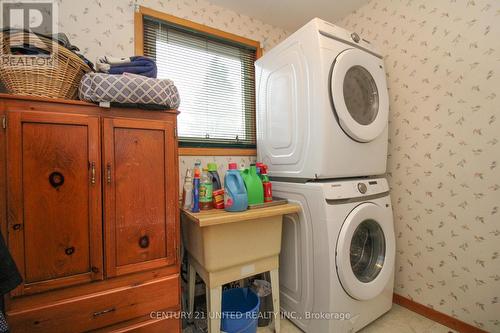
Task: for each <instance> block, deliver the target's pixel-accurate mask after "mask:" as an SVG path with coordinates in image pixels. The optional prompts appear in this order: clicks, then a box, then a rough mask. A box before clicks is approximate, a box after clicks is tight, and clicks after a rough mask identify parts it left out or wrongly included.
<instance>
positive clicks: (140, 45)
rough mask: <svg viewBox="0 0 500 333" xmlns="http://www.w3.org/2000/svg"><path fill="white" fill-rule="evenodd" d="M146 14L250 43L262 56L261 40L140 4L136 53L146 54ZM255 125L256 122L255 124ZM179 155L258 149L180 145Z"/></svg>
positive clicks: (247, 152)
mask: <svg viewBox="0 0 500 333" xmlns="http://www.w3.org/2000/svg"><path fill="white" fill-rule="evenodd" d="M144 16H148V17H152V18H155V19H158V20H161V21H166V22H168V23H173V24H175V25H178V26H182V27H185V28H189V29H192V30H196V31H199V32H202V33H204V34H208V35H212V36H215V37H218V38H223V39H226V40H229V41H233V42H237V43H240V44H245V45H249V46H251V47H254V48H255V50H256V51H255V58H256V59H258V58H260V57H261V56H262V48H261V47H260V42H258V41H255V40H252V39H248V38H245V37H241V36H238V35H235V34H232V33H229V32H226V31H222V30H219V29H216V28H212V27H209V26H206V25H203V24H199V23H196V22H193V21H190V20H186V19H183V18H180V17H177V16H173V15H170V14H167V13H163V12H160V11H157V10H154V9H150V8H147V7H143V6H139V8H138V10H136V12H135V14H134V48H135V54H136V55H143V54H144ZM254 126H255V124H254ZM179 155H184V156H255V155H257V149H254V148H215V147H214V148H197V147H180V148H179Z"/></svg>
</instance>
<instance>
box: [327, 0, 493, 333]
mask: <svg viewBox="0 0 500 333" xmlns="http://www.w3.org/2000/svg"><path fill="white" fill-rule="evenodd" d="M337 24H338V25H340V26H344V27H345V28H347V29H349V30H352V31H356V32H358V33H359V34H360V35H362V36H363V37H364V38H366V39H368V40H369V41H371V42H372V43H373V44H375V45H376V46H377V47H378V48H379V49H380V50H381V52H382V54H384V55H385V63H386V69H387V71H388V73H387V80H388V87H389V94H390V105H391V116H390V125H389V130H390V135H389V140H390V142H389V145H390V148H389V154H390V156H389V160H388V179H389V181H390V184H391V188H392V200H393V206H394V216H395V227H396V236H397V262H396V285H395V292H396V293H397V294H400V295H402V296H405V297H409V298H412V299H413V300H414V301H416V302H418V303H421V304H424V305H426V306H429V307H431V308H434V309H435V310H437V311H440V312H443V313H446V314H448V315H450V316H453V317H456V318H458V319H459V320H462V321H465V322H467V323H469V324H471V325H474V326H476V327H479V328H481V329H483V330H486V331H489V332H500V246H499V244H500V224H499V220H500V165H499V164H500V144H499V140H500V114H499V111H500V96H499V95H500V90H499V87H500V39H499V36H500V1H497V0H446V1H445V0H439V1H425V0H372V1H370V2H369V3H368V4H367V5H365V6H363V7H362V8H360V9H359V10H357V11H356V12H354V13H352V14H350V15H348V16H347V17H345V18H344V19H342V20H341V21H339V22H337Z"/></svg>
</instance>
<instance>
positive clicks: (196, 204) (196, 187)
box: [191, 169, 200, 213]
mask: <svg viewBox="0 0 500 333" xmlns="http://www.w3.org/2000/svg"><path fill="white" fill-rule="evenodd" d="M191 211H192V212H193V213H198V212H199V211H200V169H194V178H193V207H192V208H191Z"/></svg>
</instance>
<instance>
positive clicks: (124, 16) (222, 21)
mask: <svg viewBox="0 0 500 333" xmlns="http://www.w3.org/2000/svg"><path fill="white" fill-rule="evenodd" d="M56 1H57V3H58V5H59V26H58V28H59V31H60V32H64V33H66V34H67V35H68V37H69V39H70V40H71V41H72V43H73V44H75V45H76V46H78V47H79V48H80V49H81V50H82V51H83V53H84V54H85V55H86V56H87V57H88V58H89V59H90V60H91V61H94V60H95V59H96V58H97V57H98V56H102V55H109V56H116V57H126V56H131V55H134V7H135V5H140V6H145V7H148V8H151V9H155V10H158V11H162V12H165V13H168V14H171V15H174V16H178V17H181V18H185V19H188V20H191V21H194V22H197V23H201V24H205V25H208V26H211V27H213V28H217V29H220V30H224V31H227V32H231V33H234V34H237V35H240V36H243V37H247V38H250V39H253V40H257V41H260V42H261V43H262V46H263V47H264V50H266V49H267V50H268V49H269V48H271V47H272V46H274V45H275V44H277V43H278V42H279V41H281V40H282V39H284V38H285V37H286V36H288V32H287V31H286V30H284V29H281V28H277V27H273V26H271V25H269V24H265V23H263V22H261V21H259V20H256V19H253V18H251V17H248V16H245V15H242V14H238V13H236V12H234V11H231V10H229V9H225V8H223V7H219V6H216V5H213V4H211V3H210V2H208V1H206V0H135V1H134V0H86V1H75V0H56Z"/></svg>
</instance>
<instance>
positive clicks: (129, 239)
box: [103, 118, 179, 276]
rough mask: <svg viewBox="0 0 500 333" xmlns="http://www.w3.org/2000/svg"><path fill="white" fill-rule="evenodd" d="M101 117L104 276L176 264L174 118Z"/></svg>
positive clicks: (175, 147) (176, 201) (176, 199)
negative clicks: (153, 119) (167, 119)
mask: <svg viewBox="0 0 500 333" xmlns="http://www.w3.org/2000/svg"><path fill="white" fill-rule="evenodd" d="M103 121H104V127H103V128H104V136H103V140H104V157H103V159H104V163H103V168H105V171H104V180H103V181H104V182H105V185H104V196H105V199H104V200H105V201H104V203H105V207H104V211H105V220H104V223H105V242H106V244H105V249H106V253H105V258H106V275H107V276H116V275H122V274H127V273H131V272H135V271H139V270H145V269H152V268H157V267H161V266H166V265H171V264H174V263H176V258H177V255H176V252H177V241H176V239H177V236H176V235H177V231H178V230H177V225H178V220H177V219H178V215H179V214H178V208H177V206H178V190H177V187H178V182H179V180H178V176H177V173H178V170H177V168H178V162H177V143H176V139H175V134H174V133H175V122H174V121H172V122H169V121H149V120H133V119H110V118H105V119H104V120H103Z"/></svg>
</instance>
